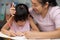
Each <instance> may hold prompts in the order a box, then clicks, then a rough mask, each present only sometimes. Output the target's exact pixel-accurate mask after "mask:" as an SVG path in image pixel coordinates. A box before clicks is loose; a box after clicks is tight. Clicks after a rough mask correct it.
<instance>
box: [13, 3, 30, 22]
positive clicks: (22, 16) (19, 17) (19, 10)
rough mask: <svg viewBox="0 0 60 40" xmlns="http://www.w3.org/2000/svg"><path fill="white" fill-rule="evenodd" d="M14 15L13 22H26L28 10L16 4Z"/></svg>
mask: <svg viewBox="0 0 60 40" xmlns="http://www.w3.org/2000/svg"><path fill="white" fill-rule="evenodd" d="M15 9H16V13H15V14H14V20H15V21H16V22H17V21H26V20H27V19H28V14H29V10H28V7H27V6H26V5H25V4H17V5H16V7H15Z"/></svg>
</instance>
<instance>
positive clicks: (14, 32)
mask: <svg viewBox="0 0 60 40" xmlns="http://www.w3.org/2000/svg"><path fill="white" fill-rule="evenodd" d="M15 10H16V12H15V14H14V16H11V18H10V19H9V20H8V22H7V23H6V24H5V25H4V26H3V28H2V29H1V31H2V32H3V33H4V34H6V35H8V36H20V35H23V33H22V32H27V31H32V30H33V31H39V30H38V28H37V26H36V25H35V24H34V22H33V20H32V18H31V17H30V16H29V11H28V7H27V6H26V5H25V4H18V5H16V7H15Z"/></svg>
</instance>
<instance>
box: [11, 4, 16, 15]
mask: <svg viewBox="0 0 60 40" xmlns="http://www.w3.org/2000/svg"><path fill="white" fill-rule="evenodd" d="M15 12H16V11H15V8H14V4H12V6H11V8H10V13H11V15H12V16H13V14H15Z"/></svg>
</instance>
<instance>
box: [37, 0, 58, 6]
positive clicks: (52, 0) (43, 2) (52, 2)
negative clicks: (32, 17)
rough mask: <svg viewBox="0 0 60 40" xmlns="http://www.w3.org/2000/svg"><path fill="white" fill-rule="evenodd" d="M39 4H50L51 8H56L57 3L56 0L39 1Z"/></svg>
mask: <svg viewBox="0 0 60 40" xmlns="http://www.w3.org/2000/svg"><path fill="white" fill-rule="evenodd" d="M37 1H38V2H39V3H41V4H42V5H44V4H45V3H46V2H48V3H49V6H56V5H57V2H56V0H37Z"/></svg>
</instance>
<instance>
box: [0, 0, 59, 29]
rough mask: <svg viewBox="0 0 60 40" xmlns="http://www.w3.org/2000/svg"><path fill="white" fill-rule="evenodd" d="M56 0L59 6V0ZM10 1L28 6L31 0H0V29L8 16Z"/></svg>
mask: <svg viewBox="0 0 60 40" xmlns="http://www.w3.org/2000/svg"><path fill="white" fill-rule="evenodd" d="M56 1H57V3H58V5H59V6H60V0H56ZM12 2H14V4H15V5H16V4H18V3H24V4H26V5H27V6H28V7H31V0H0V29H1V28H2V26H3V25H4V24H5V23H6V20H8V19H9V17H10V13H9V8H10V6H11V3H12Z"/></svg>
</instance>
